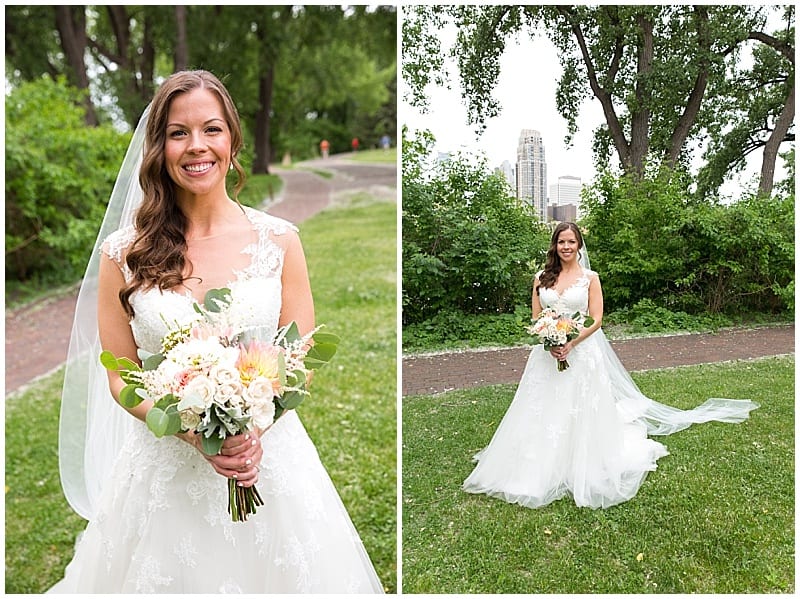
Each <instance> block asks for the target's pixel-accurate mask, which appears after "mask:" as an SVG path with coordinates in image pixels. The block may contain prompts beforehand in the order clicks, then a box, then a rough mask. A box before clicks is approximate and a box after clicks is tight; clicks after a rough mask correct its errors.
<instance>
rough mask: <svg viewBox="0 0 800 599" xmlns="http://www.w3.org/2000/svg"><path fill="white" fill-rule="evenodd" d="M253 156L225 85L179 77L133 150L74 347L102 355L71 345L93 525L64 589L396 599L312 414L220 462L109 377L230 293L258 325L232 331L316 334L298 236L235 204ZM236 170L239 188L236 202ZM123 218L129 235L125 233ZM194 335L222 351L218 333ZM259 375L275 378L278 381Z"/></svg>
mask: <svg viewBox="0 0 800 599" xmlns="http://www.w3.org/2000/svg"><path fill="white" fill-rule="evenodd" d="M142 146H143V150H142ZM241 148H242V130H241V124H240V121H239V117H238V114H237V112H236V108H235V105H234V103H233V100H232V99H231V97H230V95H229V93H228V91H227V90H226V89H225V87H224V86H223V85H222V83H221V82H220V81H219V79H217V77H215V76H214V75H212V74H211V73H209V72H207V71H184V72H179V73H175V74H173V75H172V76H170V77H169V78H168V79H167V80H166V81H165V82H164V83H163V84H162V85H161V87H160V88H159V89H158V91H157V92H156V94H155V97H154V98H153V100H152V103H151V105H150V107H149V109H148V111H146V113H145V116H143V117H142V119H141V122H140V124H139V126H138V127H137V129H136V132H135V134H134V136H133V139H132V141H131V147H130V148H129V150H128V154H127V155H126V158H125V162H124V163H123V166H122V169H121V171H120V177H119V179H118V182H117V183H118V185H115V187H114V193H112V197H111V200H110V201H109V206H108V212H107V216H106V220H105V221H104V230H103V231H101V234H100V235H101V236H100V238H99V240H100V243H99V244H98V245H97V246H96V247H98V248H99V251H98V252H97V258H96V260H97V262H94V264H97V267H96V268H97V270H98V271H99V274H98V275H97V277H89V276H87V277H85V278H84V281H89V283H84V286H83V287H82V289H81V298H84V299H86V298H87V296H88V298H89V299H90V300H91V301H88V302H86V301H84V302H82V300H81V299H79V300H78V308H77V311H76V314H77V316H76V326H75V327H74V328H73V332H74V333H73V340H77V339H82V338H86V339H88V347H85V348H80V346H79V345H76V346H75V347H76V348H78V349H85V351H81V352H80V353H78V354H74V353H73V344H72V343H71V344H70V357H71V360H69V361H68V366H67V368H68V371H67V374H66V376H65V383H64V396H63V400H62V410H61V423H60V427H61V428H60V435H61V436H60V439H59V452H60V461H61V476H62V484H63V486H64V491H65V495H66V497H67V499H68V501H69V503H70V505H71V506H72V507H73V509H75V510H76V511H77V512H78V513H79V514H80V515H81V516H83V517H84V518H86V519H88V520H89V524H88V526H87V527H86V529H85V531H84V532H83V534H82V535H81V537H80V540H79V541H78V543H77V545H76V550H75V555H74V558H73V560H72V561H71V563H70V564H69V565H68V566H67V568H66V575H65V577H64V579H62V580H61V581H60V582H59V583H57V584H56V585H55V587H53V588H52V589H51V592H58V593H74V594H80V595H83V594H90V593H144V592H150V593H159V594H161V593H164V594H166V593H180V594H194V593H209V594H210V593H221V592H231V593H246V594H271V593H301V592H303V593H320V594H321V593H337V594H338V593H350V592H362V593H381V592H382V587H381V584H380V582H379V580H378V578H377V575H376V573H375V571H374V568H373V567H372V564H371V562H370V559H369V556H368V555H367V553H366V551H365V549H364V547H363V544H362V543H361V541H360V538H359V537H358V533H357V532H356V531H355V529H354V527H353V524H352V522H351V520H350V518H349V516H348V514H347V512H346V510H345V508H344V506H343V505H342V502H341V499H340V498H339V495H338V493H337V491H336V489H335V487H334V486H333V484H332V482H331V479H330V477H329V475H328V473H327V472H326V470H325V468H324V466H323V465H322V463H321V461H320V459H319V456H318V454H317V451H316V448H315V446H314V444H313V442H312V441H311V439H310V438H309V436H308V434H307V433H306V430H305V428H304V427H303V424H302V423H301V421H300V419H299V417H298V416H297V414H296V413H295V411H294V410H289V411H288V412H286V413H285V414H284V415H283V416H281V417H280V418H279V419H278V420H276V421H275V422H274V424H272V425H267V426H266V427H264V430H260V429H259V428H257V427H255V426H251V428H250V431H249V433H243V434H237V435H236V436H231V437H228V438H226V439H225V440H224V443H223V444H222V447H221V449H220V450H219V452H218V453H217V454H215V455H209V454H206V453H205V452H204V451H203V445H202V443H201V436H200V435H198V434H196V433H195V432H194V431H193V430H192V427H193V426H195V425H196V423H195V424H194V425H190V424H186V423H184V426H185V427H186V428H187V429H188V430H186V431H185V432H178V433H176V434H174V435H166V436H164V437H162V438H158V437H156V436H155V435H154V434H153V433H152V432H151V431H150V430H149V429H148V427H147V426H146V425H145V423H144V419H145V416H146V413H147V412H148V411H149V409H150V408H152V406H153V401H152V399H149V398H147V399H145V400H144V401H143V402H142V403H141V404H140V405H138V406H137V407H135V408H124V409H123V408H122V407H121V405H117V403H116V402H118V401H119V399H120V392H121V390H122V388H123V387H124V386H125V384H124V381H123V380H122V379H121V377H120V375H119V373H118V372H117V371H114V370H109V371H108V372H100V373H99V374H98V373H97V370H96V369H92V366H97V364H98V363H99V360H98V358H99V353H100V352H99V349H100V347H98V346H101V347H102V349H105V350H108V351H110V352H111V353H113V354H114V355H115V356H117V357H122V356H124V357H127V358H128V359H130V360H134V361H137V362H139V360H140V357H141V354H140V353H139V350H140V349H141V350H144V351H146V352H149V353H152V354H158V353H160V352H161V351H162V339H163V338H164V336H165V334H166V333H167V332H168V331H169V330H170V329H171V328H172V327H173V326H174V325H180V326H183V327H190V326H191V325H192V324H193V323H195V322H196V315H195V310H194V305H193V304H194V302H197V303H198V304H202V302H203V299H204V297H205V294H206V292H207V291H209V290H210V289H214V288H223V287H225V288H228V289H229V291H230V295H231V296H232V298H233V301H234V303H235V304H236V305H238V308H237V311H238V312H240V314H239V316H238V317H237V323H236V324H235V325H234V324H231V326H236V327H237V328H241V329H242V330H244V331H245V332H248V333H254V332H255V331H260V332H261V333H262V334H263V338H264V339H272V337H273V336H274V334H275V333H276V332H277V330H278V328H279V327H283V326H284V325H287V324H289V323H291V322H295V323H296V325H297V327H298V329H299V331H300V333H301V334H305V333H307V332H309V331H311V330H312V329H313V328H314V326H315V324H314V323H315V317H314V302H313V298H312V294H311V288H310V283H309V278H308V271H307V267H306V260H305V256H304V252H303V248H302V244H301V241H300V237H299V235H298V232H297V229H296V227H295V226H294V225H292V224H291V223H289V222H287V221H285V220H283V219H280V218H278V217H275V216H271V215H268V214H266V213H264V212H261V211H259V210H255V209H252V208H246V207H243V206H242V205H241V204H239V202H238V201H237V200H236V199H235V197H236V193H238V190H239V189H238V188H239V187H241V184H242V182H243V175H244V170H243V169H242V167H241V165H240V164H239V162H238V155H239V152H240V150H241ZM230 170H233V171H235V172H236V173H237V174H238V175H239V178H238V182H237V183H238V186H237V188H236V190H235V191H234V193H233V198H232V197H231V196H230V195H229V194H228V190H227V188H226V177H227V175H228V172H229V171H230ZM139 184H141V185H139ZM128 215H133V216H128ZM109 219H111V220H112V221H113V222H112V224H111V227H112V230H113V228H116V230H115V231H114V232H113V233H111V234H110V235H108V234H107V232H106V230H105V227H106V226H108V225H107V221H108V220H109ZM126 219H129V220H130V221H131V222H130V224H129V223H128V222H126ZM103 240H104V241H103ZM98 263H99V264H98ZM92 264H93V263H92V262H90V266H89V269H87V274H90V273H89V271H90V270H92V269H93V266H92ZM94 280H96V281H97V282H96V283H94V282H92V281H94ZM93 286H96V288H95V287H93ZM194 332H196V333H197V337H196V339H197V341H198V343H201V344H202V343H204V340H205V339H206V337H205V336H204V335H207V334H208V331H206V332H205V333H204V332H203V331H193V333H194ZM78 343H80V342H79V341H78ZM205 347H206V346H204V345H200V346H197V348H196V350H197V351H202V353H201V354H200V357H199V358H197V357H195V358H192V359H195V360H207V361H208V362H209V363H210V364H213V359H214V358H213V356H214V355H215V350H214V349H213V348H211V349H201V348H205ZM234 349H235V348H234ZM206 352H207V353H206ZM239 359H242V357H241V356H240V358H239ZM245 359H246V358H245ZM249 359H250V360H255V357H250V358H249ZM72 361H75V362H76V363H78V364H87V365H88V366H87V368H88V370H87V371H86V372H83V373H81V372H79V373H78V374H85V375H86V376H79V377H77V379H76V377H75V376H74V375H73V374H71V373H72V372H73V371H72V368H73V366H72V364H71V362H72ZM266 368H269V367H268V366H267V367H266ZM100 370H101V371H102V370H103V369H102V367H101V369H100ZM253 370H254V372H255V373H256V374H253V377H254V379H255V380H258V378H257V377H258V376H260V374H259V373H261V372H262V371H263V370H265V367H264V365H263V363H262V365H261V366H256V367H254V369H253ZM181 376H183V377H185V376H188V375H187V374H186V373H185V372H183V371H182V372H178V373H176V379H178V378H180V377H181ZM267 376H268V375H267V374H264V375H263V376H262V377H261V378H262V379H263V380H264V381H268V380H269V379H268V378H267ZM198 377H199V380H198V383H199V385H196V386H195V388H196V392H195V393H194V394H187V395H186V396H184V397H183V399H182V401H183V400H185V399H187V398H188V400H189V401H199V402H200V405H201V406H202V405H204V404H206V402H207V400H208V398H209V395H211V396H214V395H216V394H219V393H226V394H230V395H232V396H233V397H234V398H235V397H241V395H242V394H243V393H245V392H246V391H243V390H242V389H241V386H240V385H241V382H240V381H239V377H238V376H237V374H236V373H235V372H234V371H231V370H230V367H225V366H223V367H222V368H220V367H219V365H216V366H211V365H210V366H209V374H208V378H206V377H203V376H202V375H198ZM87 379H88V380H89V382H88V383H87V382H86V380H87ZM193 380H195V379H193ZM212 380H215V381H216V384H215V383H212V382H210V381H212ZM188 384H189V385H191V384H192V383H191V382H190V383H188ZM223 389H225V390H224V391H223ZM169 391H170V390H169V389H167V390H165V392H169ZM247 391H249V388H248V390H247ZM87 399H88V401H89V405H88V406H86V402H87ZM225 414H227V416H228V417H229V418H232V419H233V418H236V417H237V414H236V413H235V411H234V413H231V412H225ZM182 416H188V415H187V414H182ZM198 418H199V416H198ZM181 420H182V421H183V417H182V418H181ZM190 422H191V421H190ZM250 424H251V425H253V424H254V423H252V422H251V423H250ZM103 460H106V462H104V461H103ZM230 480H234V481H236V485H237V486H239V487H252V486H253V485H255V484H256V483H260V487H261V492H262V493H263V497H264V504H263V506H262V507H260V508H259V509H258V510H257V511H256V512H255V513H252V514H251V515H250V516H249V518H248V519H247V520H246V521H244V522H242V521H237V522H234V521H233V520H232V515H231V514H230V513H228V505H229V503H228V502H229V495H228V488H229V481H230Z"/></svg>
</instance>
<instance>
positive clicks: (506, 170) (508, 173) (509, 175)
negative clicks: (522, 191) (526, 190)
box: [495, 160, 517, 190]
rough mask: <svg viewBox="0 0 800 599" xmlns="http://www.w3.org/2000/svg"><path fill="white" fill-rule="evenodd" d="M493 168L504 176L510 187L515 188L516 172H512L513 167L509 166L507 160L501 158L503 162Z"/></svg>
mask: <svg viewBox="0 0 800 599" xmlns="http://www.w3.org/2000/svg"><path fill="white" fill-rule="evenodd" d="M495 170H496V171H497V172H498V173H500V174H502V175H503V176H504V177H505V178H506V181H508V184H509V185H510V186H511V189H513V190H516V189H517V176H516V173H514V167H513V166H511V163H510V162H509V161H508V160H503V164H501V165H500V166H498V167H497V168H496V169H495Z"/></svg>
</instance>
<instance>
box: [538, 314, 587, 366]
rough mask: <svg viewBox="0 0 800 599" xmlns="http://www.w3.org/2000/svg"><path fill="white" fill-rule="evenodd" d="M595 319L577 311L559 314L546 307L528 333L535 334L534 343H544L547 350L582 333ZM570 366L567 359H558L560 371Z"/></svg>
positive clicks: (563, 343) (559, 345)
mask: <svg viewBox="0 0 800 599" xmlns="http://www.w3.org/2000/svg"><path fill="white" fill-rule="evenodd" d="M592 324H594V319H593V318H592V317H591V316H587V315H583V314H581V313H580V312H575V314H573V315H572V316H568V315H566V314H559V313H558V312H556V311H555V310H553V309H552V308H545V309H544V310H542V312H541V314H539V316H538V317H537V318H536V320H534V321H533V323H532V324H531V325H530V326H529V327H528V333H530V334H531V335H532V336H533V344H534V345H538V344H539V343H541V344H543V345H544V349H545V351H550V350H551V349H552V348H554V347H561V346H562V345H566V344H567V343H568V342H570V341H572V340H573V339H575V338H576V337H577V336H578V335H580V333H581V331H582V330H583V329H584V327H588V326H592ZM567 368H569V363H568V362H567V361H566V360H559V361H558V371H559V372H563V371H565V370H566V369H567Z"/></svg>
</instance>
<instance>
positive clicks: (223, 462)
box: [198, 431, 264, 487]
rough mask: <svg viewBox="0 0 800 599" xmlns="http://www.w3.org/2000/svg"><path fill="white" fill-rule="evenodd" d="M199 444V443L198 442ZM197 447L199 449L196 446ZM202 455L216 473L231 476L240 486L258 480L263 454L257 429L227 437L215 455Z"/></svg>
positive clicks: (246, 485)
mask: <svg viewBox="0 0 800 599" xmlns="http://www.w3.org/2000/svg"><path fill="white" fill-rule="evenodd" d="M198 445H199V443H198ZM198 449H201V448H200V447H199V446H198ZM200 453H201V454H202V455H203V457H204V458H205V459H206V460H207V461H208V462H209V463H210V464H211V466H212V467H213V468H214V470H215V471H216V472H217V474H219V475H221V476H224V477H225V478H233V479H235V480H236V481H237V483H238V484H239V486H241V487H252V486H253V485H254V484H256V483H257V482H258V473H259V464H260V463H261V458H262V456H263V455H264V450H263V448H262V447H261V438H260V434H259V431H254V432H251V433H244V434H241V435H236V436H234V437H228V438H227V439H225V442H224V443H223V444H222V449H221V450H220V452H219V453H218V454H217V455H207V454H205V453H203V452H202V449H201V451H200Z"/></svg>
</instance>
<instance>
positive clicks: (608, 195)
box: [583, 169, 794, 314]
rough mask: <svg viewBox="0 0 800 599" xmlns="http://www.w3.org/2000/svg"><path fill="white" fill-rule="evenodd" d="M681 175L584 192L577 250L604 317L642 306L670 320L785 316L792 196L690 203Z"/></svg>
mask: <svg viewBox="0 0 800 599" xmlns="http://www.w3.org/2000/svg"><path fill="white" fill-rule="evenodd" d="M691 183H692V182H691V180H689V179H688V177H687V176H686V175H685V174H682V173H677V172H674V171H667V170H664V169H662V170H660V171H659V172H657V173H648V174H647V175H645V176H644V177H642V178H641V179H634V178H632V177H630V176H622V177H619V178H617V177H614V176H612V175H610V174H608V173H606V174H603V175H602V176H600V177H599V178H598V180H597V181H596V182H595V183H594V184H593V185H591V186H589V187H588V188H586V189H585V190H584V196H583V200H584V201H583V208H584V210H585V211H586V213H587V214H586V216H585V218H584V220H583V224H584V225H585V227H586V230H587V233H586V241H587V246H588V249H589V254H590V257H591V261H592V267H593V268H594V269H595V270H597V271H598V272H599V273H600V276H601V280H602V281H603V292H604V299H605V303H606V310H607V311H614V310H621V309H623V308H626V307H629V306H633V305H636V304H637V303H638V302H641V301H642V300H649V301H651V302H652V303H653V305H656V306H660V307H662V308H666V309H668V310H669V311H671V312H682V311H683V312H687V313H689V314H697V313H700V312H709V313H712V314H717V313H727V314H733V313H740V312H744V311H756V312H758V311H764V312H770V313H779V312H783V311H786V310H791V309H792V305H793V296H794V197H793V195H789V196H788V197H775V198H759V197H755V196H745V197H744V198H742V199H740V200H739V201H737V202H734V203H732V204H729V205H725V204H718V203H714V202H710V201H704V200H698V199H697V198H696V197H694V195H693V194H692V193H691V192H690V187H691Z"/></svg>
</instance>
